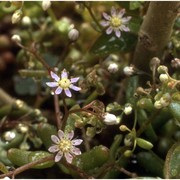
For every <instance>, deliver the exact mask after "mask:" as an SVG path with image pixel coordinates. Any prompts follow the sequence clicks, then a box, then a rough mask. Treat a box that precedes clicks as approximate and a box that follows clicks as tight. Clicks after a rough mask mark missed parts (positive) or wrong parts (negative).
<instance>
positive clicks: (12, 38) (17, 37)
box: [11, 34, 21, 43]
mask: <svg viewBox="0 0 180 180" xmlns="http://www.w3.org/2000/svg"><path fill="white" fill-rule="evenodd" d="M11 40H12V41H14V42H16V43H21V37H20V36H19V35H18V34H14V35H13V36H12V37H11Z"/></svg>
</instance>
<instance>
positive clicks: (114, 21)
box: [110, 16, 122, 27]
mask: <svg viewBox="0 0 180 180" xmlns="http://www.w3.org/2000/svg"><path fill="white" fill-rule="evenodd" d="M110 23H111V26H113V27H119V26H120V25H121V23H122V22H121V19H120V18H118V17H116V16H114V17H112V18H111V20H110Z"/></svg>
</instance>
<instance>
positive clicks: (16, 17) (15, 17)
mask: <svg viewBox="0 0 180 180" xmlns="http://www.w3.org/2000/svg"><path fill="white" fill-rule="evenodd" d="M21 17H22V11H21V10H20V9H18V10H16V11H15V12H14V14H13V15H12V18H11V21H12V23H13V24H15V23H17V22H19V21H20V19H21Z"/></svg>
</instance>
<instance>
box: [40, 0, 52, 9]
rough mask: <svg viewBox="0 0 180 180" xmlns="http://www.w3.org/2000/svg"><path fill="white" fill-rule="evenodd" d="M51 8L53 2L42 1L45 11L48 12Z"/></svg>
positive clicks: (48, 0)
mask: <svg viewBox="0 0 180 180" xmlns="http://www.w3.org/2000/svg"><path fill="white" fill-rule="evenodd" d="M50 6H51V1H50V0H44V1H42V8H43V10H44V11H46V10H47V9H48V8H49V7H50Z"/></svg>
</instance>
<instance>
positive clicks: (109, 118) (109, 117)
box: [103, 113, 119, 125]
mask: <svg viewBox="0 0 180 180" xmlns="http://www.w3.org/2000/svg"><path fill="white" fill-rule="evenodd" d="M103 121H104V123H105V124H107V125H114V124H118V123H119V121H118V119H117V117H116V116H115V115H114V114H110V113H105V115H104V119H103Z"/></svg>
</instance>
